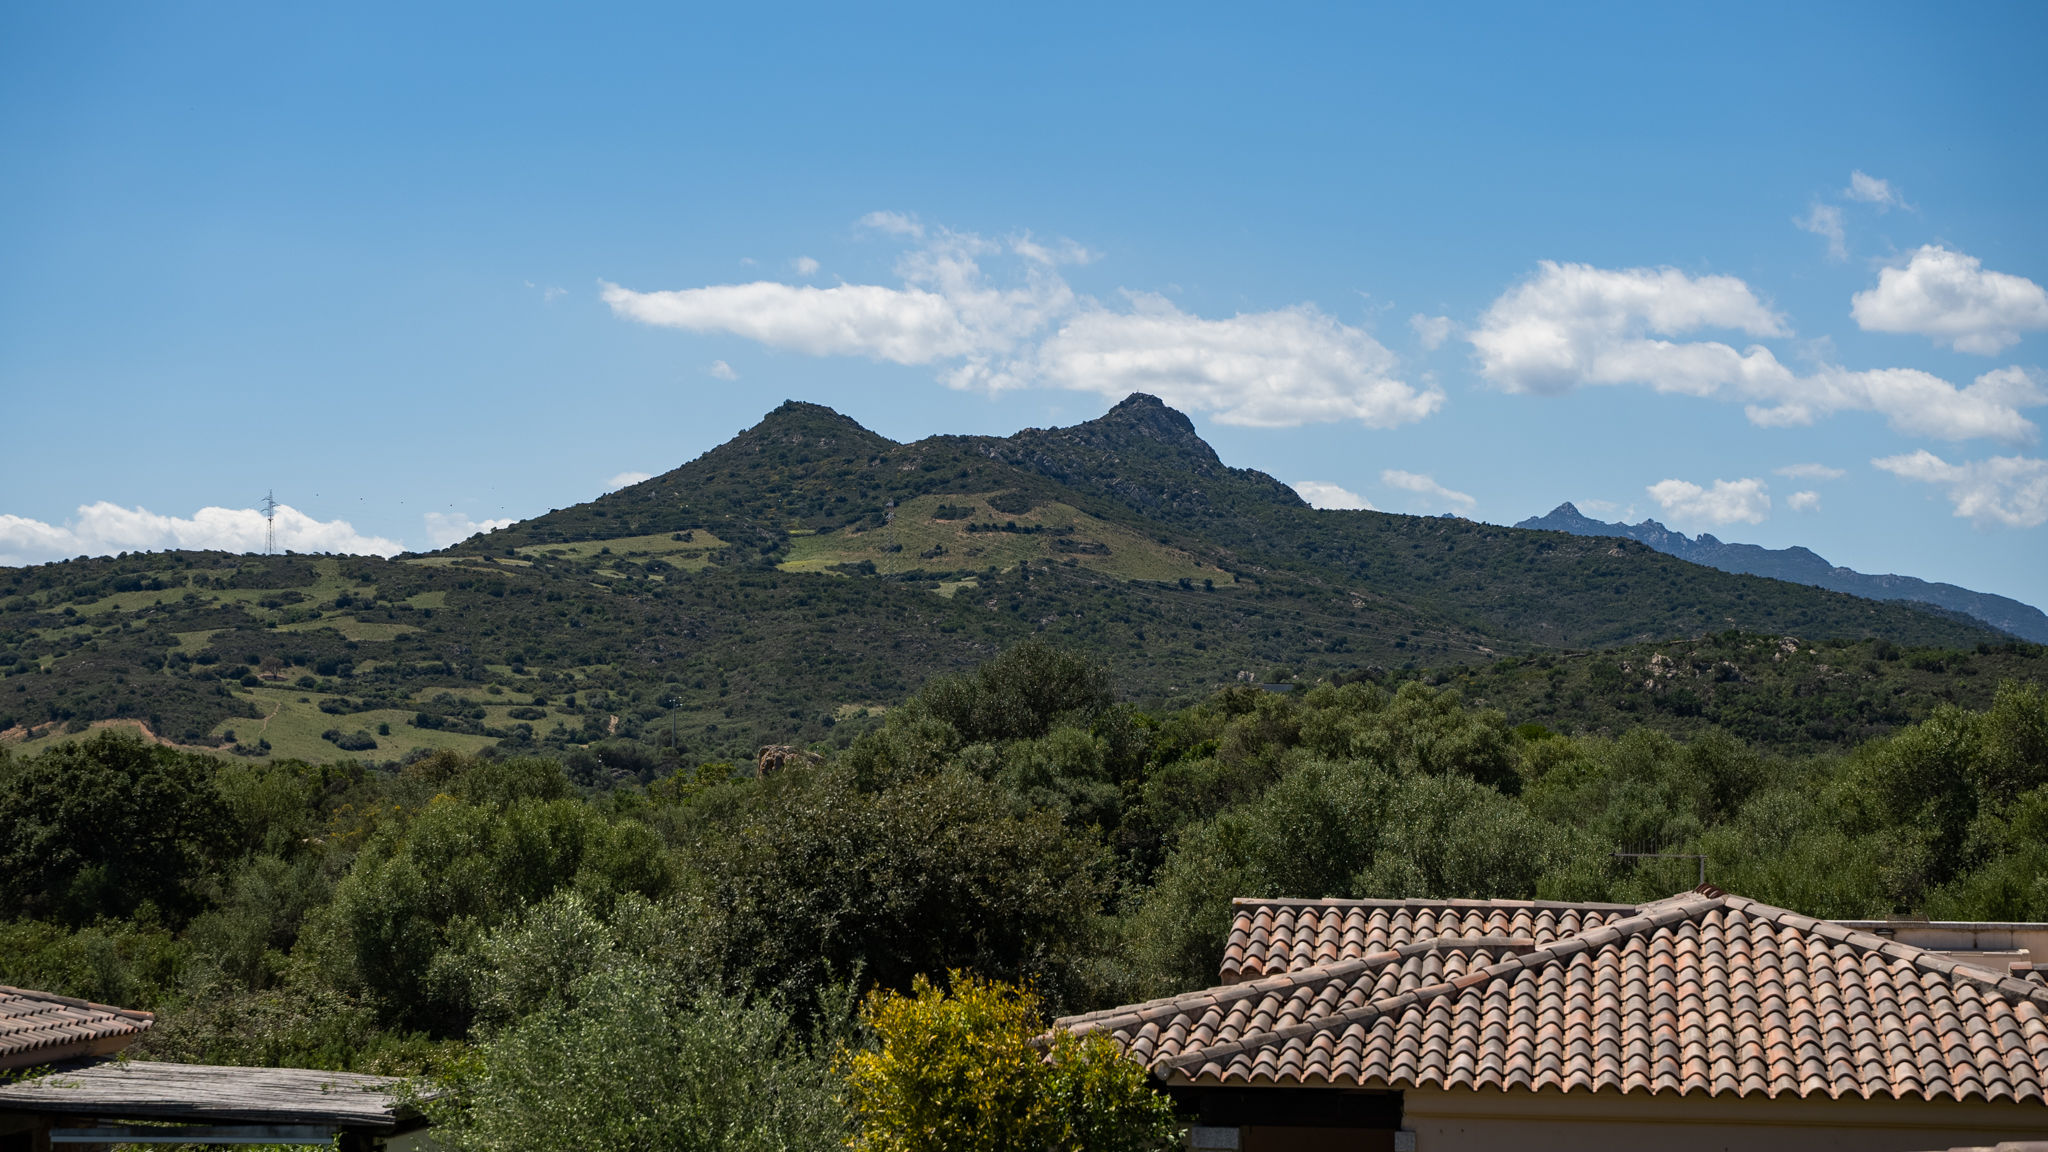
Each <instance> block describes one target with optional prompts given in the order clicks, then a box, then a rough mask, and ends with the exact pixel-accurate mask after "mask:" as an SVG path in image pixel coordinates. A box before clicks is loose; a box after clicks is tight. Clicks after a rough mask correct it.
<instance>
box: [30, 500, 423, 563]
mask: <svg viewBox="0 0 2048 1152" xmlns="http://www.w3.org/2000/svg"><path fill="white" fill-rule="evenodd" d="M276 525H277V547H278V549H279V550H280V551H291V552H345V553H354V554H370V553H374V554H376V555H379V556H390V555H393V554H395V553H398V552H403V551H404V550H405V546H404V545H402V544H400V543H399V542H398V541H396V540H386V539H384V538H383V537H381V536H365V535H363V534H362V533H360V532H357V531H356V530H355V528H354V527H353V526H351V525H350V524H349V523H348V521H346V520H315V519H313V518H312V517H311V516H308V515H306V514H305V513H303V512H301V511H299V510H298V509H296V508H293V507H291V506H290V505H288V504H280V505H278V506H277V520H276ZM267 527H268V525H266V524H265V523H264V520H263V513H262V512H260V511H258V510H256V509H254V508H201V509H200V510H199V511H197V512H195V513H193V514H192V515H191V516H190V517H189V518H187V517H179V516H160V515H158V514H156V513H154V512H151V511H149V510H148V509H146V508H142V507H140V506H138V507H134V508H123V507H121V506H120V505H119V504H115V503H113V502H111V501H107V500H101V501H98V502H96V503H93V504H83V505H80V506H79V509H78V515H77V516H75V517H73V518H72V520H71V521H70V522H69V523H66V524H49V523H46V522H44V521H41V520H31V519H29V518H27V517H25V516H11V515H0V564H4V565H9V566H13V565H20V564H41V563H44V562H47V561H50V560H63V559H67V558H69V557H73V556H107V555H112V554H114V553H116V552H154V551H159V550H162V549H167V548H190V549H210V550H217V551H222V552H261V551H263V545H264V536H265V531H266V529H267Z"/></svg>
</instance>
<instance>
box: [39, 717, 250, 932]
mask: <svg viewBox="0 0 2048 1152" xmlns="http://www.w3.org/2000/svg"><path fill="white" fill-rule="evenodd" d="M214 763H215V762H214V760H213V759H212V758H211V757H208V756H202V755H198V754H195V753H187V752H178V751H174V750H172V749H169V748H164V747H161V746H158V745H151V744H144V743H142V742H141V741H140V740H137V739H135V738H133V737H130V736H125V735H116V734H114V733H112V732H102V733H99V734H98V735H95V736H92V737H90V738H88V739H85V740H81V741H78V742H77V743H74V744H63V745H58V746H57V747H54V748H51V749H49V750H48V751H45V752H43V753H42V754H40V755H38V756H34V757H30V758H28V759H26V760H18V761H11V762H9V763H7V764H5V765H0V915H8V916H37V917H47V918H51V919H56V920H60V921H63V922H65V923H68V924H86V923H90V922H92V921H93V920H96V919H99V918H101V917H126V916H130V915H132V914H134V913H135V911H136V910H137V909H138V908H140V907H142V906H143V905H145V904H148V905H151V906H153V907H155V908H156V909H157V910H158V911H159V912H160V913H162V914H163V915H164V916H165V917H167V918H169V919H171V920H173V921H176V920H180V919H182V918H183V917H185V916H187V915H189V914H190V913H192V912H193V911H196V910H197V909H198V907H199V906H200V903H201V901H200V896H199V893H198V892H197V891H196V890H195V888H194V881H195V880H196V879H197V877H198V876H199V875H200V873H201V872H202V871H203V870H204V869H205V868H206V867H207V865H208V864H209V863H210V862H211V861H212V860H214V859H217V858H218V857H219V856H220V855H221V854H223V853H224V852H225V851H227V850H228V849H229V848H230V846H231V844H232V843H233V840H234V839H235V837H234V827H233V823H232V821H231V820H230V818H229V814H228V811H227V809H226V807H225V806H224V805H223V804H222V802H221V797H220V794H219V793H218V792H216V791H215V789H214V786H213V770H214Z"/></svg>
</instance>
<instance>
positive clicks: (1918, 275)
mask: <svg viewBox="0 0 2048 1152" xmlns="http://www.w3.org/2000/svg"><path fill="white" fill-rule="evenodd" d="M1849 314H1850V315H1852V316H1854V317H1855V318H1856V324H1857V326H1858V327H1860V328H1862V329H1863V330H1864V331H1866V332H1906V333H1913V334H1916V335H1920V336H1926V337H1928V338H1929V339H1931V340H1933V341H1934V342H1935V343H1937V344H1946V345H1948V346H1950V347H1952V348H1954V349H1956V350H1957V351H1958V352H1973V353H1976V354H1977V355H1980V356H1995V355H1997V354H1998V353H2000V352H2002V351H2004V350H2005V349H2006V348H2008V347H2011V346H2012V345H2014V344H2017V343H2019V340H2020V335H2021V333H2024V332H2034V331H2039V330H2040V329H2043V328H2048V291H2043V290H2042V288H2041V286H2040V285H2039V284H2036V283H2034V282H2033V281H2032V280H2029V279H2027V278H2026V277H2024V276H2014V275H2011V274H2009V273H2005V272H1991V271H1987V270H1986V269H1985V267H1984V263H1983V261H1981V260H1979V259H1977V258H1976V257H1975V256H1968V255H1965V254H1963V253H1961V252H1951V251H1949V250H1948V249H1946V248H1943V247H1941V246H1939V245H1936V244H1929V245H1926V246H1924V247H1922V248H1920V249H1919V250H1917V251H1915V252H1913V253H1912V255H1911V256H1909V257H1908V258H1907V259H1906V262H1905V263H1904V264H1899V265H1893V266H1892V267H1890V268H1886V269H1884V270H1883V271H1881V272H1879V273H1878V276H1877V287H1875V288H1871V289H1869V290H1867V291H1863V292H1858V293H1857V294H1856V295H1855V297H1854V298H1853V299H1852V300H1851V302H1850V308H1849Z"/></svg>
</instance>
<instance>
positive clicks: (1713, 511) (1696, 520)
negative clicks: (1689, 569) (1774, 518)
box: [1649, 479, 1771, 527]
mask: <svg viewBox="0 0 2048 1152" xmlns="http://www.w3.org/2000/svg"><path fill="white" fill-rule="evenodd" d="M1649 492H1650V499H1652V500H1655V501H1656V502H1657V504H1658V506H1659V507H1661V508H1663V509H1664V515H1665V516H1666V517H1668V518H1669V519H1671V520H1674V521H1676V522H1678V523H1680V524H1709V525H1714V526H1716V527H1718V526H1720V525H1723V524H1761V523H1763V522H1764V521H1765V520H1766V519H1768V518H1769V517H1770V514H1771V497H1770V493H1769V492H1768V490H1767V489H1766V487H1765V485H1764V482H1763V481H1761V480H1756V479H1744V480H1716V481H1714V485H1713V487H1711V488H1702V487H1700V486H1699V485H1698V484H1694V483H1692V482H1691V481H1689V480H1659V481H1658V482H1656V483H1655V484H1652V485H1650V488H1649Z"/></svg>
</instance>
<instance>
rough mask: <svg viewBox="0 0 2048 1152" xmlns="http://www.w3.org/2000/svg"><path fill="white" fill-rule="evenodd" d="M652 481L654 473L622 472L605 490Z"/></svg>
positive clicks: (607, 482) (605, 486) (608, 482)
mask: <svg viewBox="0 0 2048 1152" xmlns="http://www.w3.org/2000/svg"><path fill="white" fill-rule="evenodd" d="M652 479H654V473H652V472H621V473H619V474H618V475H617V476H614V477H612V478H611V479H610V480H607V481H605V485H604V490H605V491H607V492H613V491H617V490H618V489H620V488H628V487H631V486H632V485H635V484H638V483H639V482H641V481H642V480H652ZM508 523H509V521H508Z"/></svg>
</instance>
